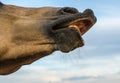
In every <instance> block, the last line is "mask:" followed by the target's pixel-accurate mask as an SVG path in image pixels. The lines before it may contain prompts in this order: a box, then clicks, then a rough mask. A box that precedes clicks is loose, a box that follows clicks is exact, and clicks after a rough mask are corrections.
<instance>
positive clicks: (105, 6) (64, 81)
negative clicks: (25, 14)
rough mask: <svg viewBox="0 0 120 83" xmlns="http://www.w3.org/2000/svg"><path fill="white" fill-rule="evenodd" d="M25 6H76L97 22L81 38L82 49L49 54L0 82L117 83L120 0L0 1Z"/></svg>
mask: <svg viewBox="0 0 120 83" xmlns="http://www.w3.org/2000/svg"><path fill="white" fill-rule="evenodd" d="M1 1H2V2H3V3H5V4H13V5H18V6H24V7H43V6H54V7H67V6H68V7H75V8H77V9H78V10H79V11H80V12H82V11H84V10H85V9H87V8H90V9H92V10H93V11H94V13H95V15H96V17H97V23H96V24H95V25H94V26H93V27H92V28H91V29H90V30H89V31H88V32H87V33H86V34H85V35H84V36H83V38H84V40H85V46H84V47H82V48H77V49H75V50H74V51H72V52H70V53H62V52H60V51H57V52H54V53H52V54H51V55H50V56H47V57H44V58H42V59H40V60H38V61H36V62H34V63H33V64H31V65H27V66H23V67H22V68H21V69H20V70H18V71H17V72H15V73H13V74H11V75H8V76H0V83H8V82H11V83H16V82H17V83H120V38H119V36H120V11H119V10H120V9H119V8H120V0H116V1H115V0H1Z"/></svg>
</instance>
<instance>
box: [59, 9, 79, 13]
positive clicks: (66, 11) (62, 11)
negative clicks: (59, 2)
mask: <svg viewBox="0 0 120 83" xmlns="http://www.w3.org/2000/svg"><path fill="white" fill-rule="evenodd" d="M60 11H61V13H63V14H66V13H67V14H75V13H78V12H79V11H78V10H77V9H75V8H72V7H64V8H62V9H61V10H60Z"/></svg>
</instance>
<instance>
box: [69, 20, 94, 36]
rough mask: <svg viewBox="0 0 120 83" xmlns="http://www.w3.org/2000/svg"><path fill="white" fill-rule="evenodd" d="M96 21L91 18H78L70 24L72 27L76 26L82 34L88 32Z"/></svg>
mask: <svg viewBox="0 0 120 83" xmlns="http://www.w3.org/2000/svg"><path fill="white" fill-rule="evenodd" d="M93 25H94V21H93V20H92V19H91V18H83V19H77V20H75V21H73V22H71V23H70V24H69V27H70V28H75V29H76V30H78V31H79V32H80V35H83V34H84V33H86V32H87V31H88V30H89V29H90V28H91V27H92V26H93Z"/></svg>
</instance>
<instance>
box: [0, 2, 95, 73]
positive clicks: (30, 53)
mask: <svg viewBox="0 0 120 83" xmlns="http://www.w3.org/2000/svg"><path fill="white" fill-rule="evenodd" d="M95 22H96V17H95V16H94V13H93V11H92V10H90V9H87V10H85V11H84V12H83V13H80V12H79V11H78V10H77V9H75V8H71V7H64V8H58V7H57V8H56V7H42V8H24V7H18V6H13V5H5V4H3V3H0V74H1V75H7V74H10V73H13V72H15V71H17V70H18V69H19V68H20V67H21V66H23V65H26V64H30V63H32V62H34V61H36V60H38V59H40V58H42V57H44V56H47V55H49V54H51V53H52V52H54V51H56V50H60V51H62V52H69V51H72V50H74V49H75V48H78V47H82V46H83V45H84V40H83V38H82V35H83V34H84V33H86V32H87V31H88V30H89V29H90V28H91V27H92V26H93V25H94V24H95Z"/></svg>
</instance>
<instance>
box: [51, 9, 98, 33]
mask: <svg viewBox="0 0 120 83" xmlns="http://www.w3.org/2000/svg"><path fill="white" fill-rule="evenodd" d="M95 22H96V17H95V16H94V13H93V11H92V10H91V9H86V10H85V11H84V12H83V13H76V14H72V15H68V16H65V17H62V18H60V19H58V20H57V21H56V22H55V23H54V26H53V28H52V29H53V30H55V31H56V30H60V29H64V28H74V29H76V30H77V31H78V32H79V33H80V35H83V34H84V33H86V32H87V31H88V30H89V29H90V28H91V27H92V26H93V25H94V24H95Z"/></svg>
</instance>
